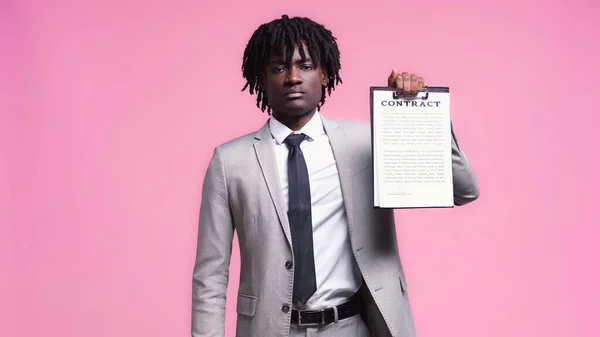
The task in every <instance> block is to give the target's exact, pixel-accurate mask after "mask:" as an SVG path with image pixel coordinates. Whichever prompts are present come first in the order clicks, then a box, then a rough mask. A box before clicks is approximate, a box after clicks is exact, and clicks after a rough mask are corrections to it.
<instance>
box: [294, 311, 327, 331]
mask: <svg viewBox="0 0 600 337" xmlns="http://www.w3.org/2000/svg"><path fill="white" fill-rule="evenodd" d="M302 312H303V311H301V310H298V326H304V327H307V326H319V325H322V324H325V310H319V311H317V312H320V313H321V322H316V323H302Z"/></svg>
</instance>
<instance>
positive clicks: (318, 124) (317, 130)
mask: <svg viewBox="0 0 600 337" xmlns="http://www.w3.org/2000/svg"><path fill="white" fill-rule="evenodd" d="M269 127H270V129H271V135H273V138H275V141H276V142H277V144H279V145H281V144H283V141H284V140H285V139H286V138H287V136H289V135H290V134H291V133H293V131H292V130H291V129H290V128H288V127H287V126H285V125H283V124H282V123H281V122H280V121H278V120H277V119H276V118H274V117H273V116H271V117H270V119H269ZM296 133H303V134H305V135H307V136H308V138H309V139H308V140H311V141H312V140H315V139H316V138H317V137H318V136H322V135H324V134H325V128H324V127H323V120H322V119H321V115H320V114H319V111H318V110H317V111H316V112H315V114H314V115H313V116H312V118H311V119H310V120H309V121H308V123H306V124H305V125H304V127H302V129H300V130H299V131H298V132H296Z"/></svg>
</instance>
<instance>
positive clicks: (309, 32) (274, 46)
mask: <svg viewBox="0 0 600 337" xmlns="http://www.w3.org/2000/svg"><path fill="white" fill-rule="evenodd" d="M302 42H305V43H306V46H307V48H308V52H309V53H310V56H311V58H312V60H313V61H314V62H315V64H316V65H318V66H319V67H321V69H323V70H324V71H325V73H326V74H327V85H326V86H323V91H322V95H321V101H320V103H319V107H321V106H323V104H325V92H326V91H327V94H328V95H329V96H331V92H332V90H335V86H336V85H337V84H339V83H342V79H341V77H340V74H339V71H340V69H341V64H340V51H339V49H338V46H337V43H336V38H335V37H334V36H333V34H332V33H331V31H330V30H328V29H326V28H325V27H324V26H323V25H321V24H318V23H316V22H314V21H312V20H311V19H309V18H301V17H295V18H291V19H290V18H289V17H288V16H287V15H283V16H282V17H281V19H277V20H273V21H271V22H269V23H265V24H262V25H261V26H260V27H258V29H256V31H255V32H254V34H252V37H251V38H250V41H248V44H247V45H246V49H245V50H244V58H243V63H242V73H243V77H244V78H245V79H246V85H244V87H243V88H242V91H244V90H246V88H249V92H250V94H251V95H252V94H254V93H255V92H256V94H257V97H256V106H257V107H258V108H260V109H261V110H262V111H263V112H265V110H267V113H268V114H269V115H270V114H271V106H270V104H269V99H268V97H267V94H266V92H265V90H264V83H263V81H264V79H265V72H266V65H267V62H268V60H269V58H270V57H271V55H272V54H274V53H275V54H278V55H282V54H283V52H282V51H283V49H284V48H285V49H286V55H285V59H286V60H290V59H291V58H292V56H293V53H294V47H295V46H299V47H300V46H302ZM299 52H300V56H301V57H302V58H306V55H305V53H304V49H303V48H299ZM282 56H283V55H282Z"/></svg>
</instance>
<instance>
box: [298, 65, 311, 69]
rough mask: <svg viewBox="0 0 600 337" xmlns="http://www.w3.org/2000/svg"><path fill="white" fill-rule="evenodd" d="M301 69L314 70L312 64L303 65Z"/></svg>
mask: <svg viewBox="0 0 600 337" xmlns="http://www.w3.org/2000/svg"><path fill="white" fill-rule="evenodd" d="M300 69H302V70H313V66H312V64H303V65H301V66H300Z"/></svg>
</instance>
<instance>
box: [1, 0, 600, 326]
mask: <svg viewBox="0 0 600 337" xmlns="http://www.w3.org/2000/svg"><path fill="white" fill-rule="evenodd" d="M356 6H357V7H355V8H351V6H350V4H349V2H347V1H339V0H336V1H323V2H321V1H316V0H312V1H305V2H293V3H292V2H287V1H279V2H276V1H262V2H260V3H259V4H258V5H252V4H251V2H248V1H246V2H232V1H225V0H224V1H211V2H207V3H203V2H201V1H171V2H169V3H168V2H167V1H162V2H159V1H120V0H104V1H67V0H57V1H41V0H38V1H33V0H20V1H17V0H14V1H10V0H8V1H7V0H4V1H2V2H0V28H1V35H0V38H1V39H2V43H1V45H2V46H3V47H2V48H0V74H2V75H1V77H0V109H1V111H2V114H1V116H0V118H1V120H0V122H1V123H0V128H1V129H0V131H1V132H0V137H1V138H0V140H1V144H2V147H0V150H1V151H2V152H0V154H1V155H2V160H1V161H0V186H2V188H0V221H1V222H2V226H1V228H0V268H1V273H2V277H0V336H7V337H12V336H18V337H30V336H31V337H33V336H47V337H71V336H73V337H75V336H77V337H80V336H86V337H100V336H102V337H105V336H145V337H154V336H155V337H162V336H189V330H190V292H191V290H190V289H191V272H192V266H193V260H194V253H195V243H196V237H195V236H196V232H197V213H198V208H199V203H200V189H201V184H202V179H203V175H204V172H205V169H206V166H207V164H208V160H209V158H210V155H211V153H212V149H213V147H214V146H215V145H217V144H218V143H221V142H223V141H226V140H228V139H230V138H232V137H235V136H238V135H240V134H242V133H246V132H250V131H253V130H255V129H257V128H258V127H260V126H261V125H262V123H263V122H264V121H265V118H266V117H267V116H266V115H264V114H262V113H261V112H259V110H258V109H257V108H256V107H255V106H254V99H255V97H253V96H250V95H249V94H248V93H246V92H244V93H241V92H240V90H241V88H242V86H243V84H244V82H243V80H242V77H241V69H240V68H241V60H242V52H243V48H244V47H245V44H246V42H247V40H248V39H249V37H250V35H251V34H252V32H253V31H254V29H255V28H256V27H257V26H258V25H259V24H261V23H263V22H266V21H269V20H271V19H273V18H277V17H279V16H280V15H281V14H282V13H288V14H289V15H291V16H295V15H307V16H310V17H312V18H314V19H315V20H317V21H320V22H322V23H324V24H326V26H327V27H328V28H330V29H332V30H333V32H334V34H335V35H336V36H337V37H338V38H339V44H340V48H341V50H342V66H343V69H342V77H343V79H344V82H345V83H344V84H343V85H341V86H340V87H339V88H338V89H337V90H336V91H335V92H334V95H333V97H331V98H329V100H328V103H327V104H326V106H325V107H324V110H323V114H324V115H326V116H327V117H329V118H348V119H355V120H367V119H368V114H369V110H368V108H369V106H368V87H369V86H370V85H382V84H384V85H385V83H386V79H387V76H388V75H389V73H390V71H391V69H392V67H397V68H398V70H400V71H404V70H406V71H410V72H414V73H417V74H419V75H421V76H423V77H425V78H426V79H427V81H428V83H429V84H430V85H447V86H450V87H451V92H452V107H453V120H454V127H455V130H456V133H457V136H458V138H459V142H460V143H459V144H460V145H461V146H462V147H463V148H464V150H465V151H466V153H467V154H468V157H469V159H470V161H471V163H472V165H473V167H474V170H475V172H476V174H477V177H478V180H479V183H480V187H481V198H480V199H479V200H477V201H476V202H475V203H473V204H470V205H468V206H465V207H462V208H455V209H448V210H440V209H432V210H406V211H398V212H397V215H398V223H397V225H398V230H399V240H400V249H401V253H402V255H403V258H404V260H403V261H404V264H405V267H406V272H407V276H408V282H409V287H410V293H411V298H412V303H413V308H414V313H415V320H416V325H417V329H418V332H419V336H421V337H434V336H435V337H437V336H444V337H453V336H456V337H481V336H486V337H500V336H502V337H505V336H523V337H530V336H548V337H559V336H560V337H564V336H590V337H591V336H599V335H600V323H599V321H598V317H599V315H600V309H599V307H598V303H600V290H599V289H600V287H598V285H600V273H599V272H598V270H599V267H600V261H599V260H600V245H598V236H599V235H600V229H599V226H598V225H599V224H600V223H599V222H600V221H599V220H598V215H597V214H598V213H597V209H598V201H599V198H598V190H599V189H600V179H599V178H598V172H600V151H599V150H598V146H599V145H600V139H599V137H598V122H600V119H599V118H598V113H599V109H598V104H599V102H598V97H597V95H598V91H599V90H600V85H599V84H598V77H599V75H600V74H599V73H600V67H599V65H598V64H599V62H598V60H600V51H599V49H598V45H599V39H598V38H597V35H596V34H598V32H600V24H599V22H600V5H599V3H598V2H597V1H594V0H571V1H542V0H540V1H503V2H495V1H494V2H492V1H487V2H485V3H484V1H461V2H458V1H453V2H452V3H451V4H450V3H449V2H447V1H441V0H438V1H434V0H430V1H406V2H402V1H387V2H385V1H376V0H373V1H366V2H364V3H361V4H357V5H356ZM255 8H256V10H257V12H256V14H251V13H252V11H253V10H255ZM238 266H239V258H238V251H237V249H235V250H234V258H233V262H232V271H231V282H230V285H231V286H230V290H229V293H228V302H227V305H228V309H227V333H226V335H227V336H233V335H234V323H235V315H234V314H235V302H234V301H235V297H234V296H232V295H234V294H235V292H236V290H237V284H238V281H237V278H238V275H239V274H238ZM7 276H8V277H7Z"/></svg>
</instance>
